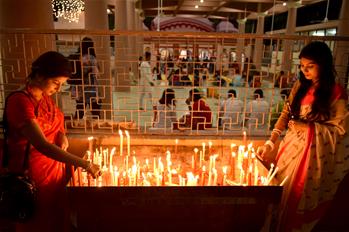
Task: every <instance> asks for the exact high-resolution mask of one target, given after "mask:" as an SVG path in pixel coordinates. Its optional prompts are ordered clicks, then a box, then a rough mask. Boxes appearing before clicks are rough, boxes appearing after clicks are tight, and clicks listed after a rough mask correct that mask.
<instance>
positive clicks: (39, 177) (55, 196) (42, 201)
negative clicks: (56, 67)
mask: <svg viewBox="0 0 349 232" xmlns="http://www.w3.org/2000/svg"><path fill="white" fill-rule="evenodd" d="M6 107H7V110H6V115H7V118H8V127H9V135H8V150H9V155H10V157H9V169H10V170H11V171H14V172H20V171H22V167H23V166H22V164H23V158H24V154H25V148H26V145H27V140H26V139H25V138H24V137H23V136H22V135H21V133H20V128H21V127H22V126H23V125H24V123H26V122H28V121H29V120H32V119H34V120H35V121H36V122H37V123H38V125H39V127H40V129H41V131H42V132H43V134H44V135H45V137H46V139H47V141H49V142H50V143H53V144H54V143H55V140H56V136H57V134H58V133H59V132H64V124H63V122H64V121H63V120H64V117H63V113H62V112H61V111H60V110H59V109H58V108H57V107H56V105H55V103H54V101H53V100H52V99H51V98H50V97H49V96H43V98H42V99H41V100H40V101H39V102H37V101H36V100H35V99H34V98H32V97H31V98H29V97H28V96H26V95H25V94H23V93H15V94H13V95H12V96H10V97H9V99H8V104H7V106H6ZM35 112H37V116H36V114H35ZM29 175H30V177H31V178H32V180H33V181H34V182H35V184H36V185H37V187H38V203H37V209H36V213H35V215H34V217H33V218H32V219H31V220H30V221H28V222H27V223H24V224H17V225H16V231H62V227H61V226H62V225H63V216H64V207H63V205H64V204H63V201H62V200H63V196H64V194H63V191H64V187H65V184H66V175H65V164H63V163H61V162H59V161H56V160H53V159H51V158H49V157H47V156H45V155H44V154H42V153H40V152H39V151H37V150H36V149H35V148H34V147H31V149H30V154H29Z"/></svg>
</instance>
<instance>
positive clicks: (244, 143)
mask: <svg viewBox="0 0 349 232" xmlns="http://www.w3.org/2000/svg"><path fill="white" fill-rule="evenodd" d="M242 136H243V137H242V144H243V145H244V146H247V134H246V131H243V132H242Z"/></svg>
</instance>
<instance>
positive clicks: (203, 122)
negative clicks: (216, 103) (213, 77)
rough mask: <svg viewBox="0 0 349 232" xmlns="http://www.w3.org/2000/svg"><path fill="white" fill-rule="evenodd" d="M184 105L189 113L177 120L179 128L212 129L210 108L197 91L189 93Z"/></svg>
mask: <svg viewBox="0 0 349 232" xmlns="http://www.w3.org/2000/svg"><path fill="white" fill-rule="evenodd" d="M185 103H186V104H187V105H188V109H189V113H188V114H186V115H184V116H183V117H182V118H181V119H180V120H179V121H180V122H179V123H180V126H184V127H187V128H188V127H189V128H191V129H193V130H204V129H206V128H212V111H211V108H210V107H209V105H208V104H207V103H206V101H205V99H204V98H203V97H202V94H201V92H200V91H199V90H198V89H192V90H190V91H189V97H188V98H187V100H186V101H185ZM179 129H180V128H179Z"/></svg>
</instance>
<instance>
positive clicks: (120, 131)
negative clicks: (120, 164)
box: [119, 130, 124, 156]
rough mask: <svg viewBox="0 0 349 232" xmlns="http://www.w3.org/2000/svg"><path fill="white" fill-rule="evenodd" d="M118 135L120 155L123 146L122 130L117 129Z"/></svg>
mask: <svg viewBox="0 0 349 232" xmlns="http://www.w3.org/2000/svg"><path fill="white" fill-rule="evenodd" d="M119 135H120V156H122V155H123V154H122V149H123V146H124V136H123V135H122V130H119Z"/></svg>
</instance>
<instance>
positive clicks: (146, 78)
mask: <svg viewBox="0 0 349 232" xmlns="http://www.w3.org/2000/svg"><path fill="white" fill-rule="evenodd" d="M150 58H151V53H150V52H145V60H143V61H142V62H141V66H140V72H141V79H140V80H139V85H140V91H141V94H140V96H139V109H140V110H143V109H144V108H145V105H144V97H145V96H147V99H148V100H149V101H150V102H152V92H153V90H152V88H151V87H152V86H154V83H153V80H152V79H153V78H152V72H151V67H150ZM150 105H152V104H150Z"/></svg>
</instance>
